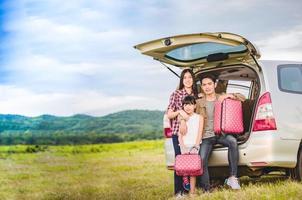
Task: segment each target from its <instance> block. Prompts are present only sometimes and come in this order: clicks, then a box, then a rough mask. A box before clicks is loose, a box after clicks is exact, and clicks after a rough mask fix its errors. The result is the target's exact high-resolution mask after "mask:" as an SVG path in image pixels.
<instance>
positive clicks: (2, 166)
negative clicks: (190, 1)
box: [0, 140, 302, 200]
mask: <svg viewBox="0 0 302 200" xmlns="http://www.w3.org/2000/svg"><path fill="white" fill-rule="evenodd" d="M37 149H38V150H37ZM35 151H38V152H35ZM29 152H35V153H29ZM241 184H242V190H241V191H237V192H236V191H231V190H229V189H226V188H220V189H217V190H215V191H214V192H212V193H210V194H202V192H201V191H198V196H197V197H196V198H195V199H302V183H297V182H294V181H291V180H289V179H286V178H283V177H270V176H267V177H265V178H261V179H249V178H242V179H241ZM169 198H170V199H173V174H172V172H171V171H168V170H166V168H165V165H164V154H163V141H161V140H158V141H139V142H129V143H119V144H103V145H83V146H49V147H44V148H43V147H42V148H41V147H29V146H1V147H0V199H18V200H22V199H39V200H40V199H66V200H67V199H68V200H73V199H79V200H80V199H143V200H147V199H169Z"/></svg>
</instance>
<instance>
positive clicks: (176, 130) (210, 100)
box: [167, 69, 245, 197]
mask: <svg viewBox="0 0 302 200" xmlns="http://www.w3.org/2000/svg"><path fill="white" fill-rule="evenodd" d="M200 84H201V89H202V91H203V93H202V94H198V90H197V85H196V81H195V77H194V74H193V71H192V70H191V69H184V70H183V71H182V73H181V76H180V82H179V87H178V89H177V90H176V91H174V92H173V93H172V95H171V96H170V100H169V105H168V108H167V115H168V118H169V119H170V120H171V128H172V132H173V135H172V140H173V146H174V151H175V156H177V155H179V154H184V153H188V152H189V151H190V152H191V153H199V154H200V156H201V159H202V161H203V174H202V175H201V177H200V179H196V177H182V176H178V175H177V174H176V173H175V172H174V192H175V195H176V197H182V196H183V195H185V194H186V193H188V192H189V194H190V195H194V193H195V187H196V182H197V181H198V182H199V183H198V185H200V187H201V188H202V189H203V190H204V191H206V192H209V190H210V176H209V171H208V160H209V157H210V154H211V152H212V149H213V145H215V144H221V145H223V146H225V147H227V148H228V162H229V177H228V178H227V179H226V180H225V184H226V185H227V186H229V187H230V188H232V189H237V190H238V189H240V185H239V182H238V179H237V169H238V159H239V152H238V145H237V140H236V138H235V137H234V136H233V135H231V134H228V135H225V134H222V135H215V133H214V103H215V101H221V102H222V101H223V100H224V99H226V98H231V99H236V100H240V101H244V100H245V97H244V96H243V95H242V94H239V93H236V94H225V93H223V94H217V93H216V92H215V88H216V86H217V83H216V78H215V76H212V75H211V74H206V75H204V76H202V77H200Z"/></svg>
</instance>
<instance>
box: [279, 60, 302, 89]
mask: <svg viewBox="0 0 302 200" xmlns="http://www.w3.org/2000/svg"><path fill="white" fill-rule="evenodd" d="M278 85H279V89H280V90H281V91H285V92H290V93H301V94H302V66H301V65H297V64H296V65H294V64H291V65H279V66H278Z"/></svg>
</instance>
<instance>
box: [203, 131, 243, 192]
mask: <svg viewBox="0 0 302 200" xmlns="http://www.w3.org/2000/svg"><path fill="white" fill-rule="evenodd" d="M217 143H219V144H222V145H223V146H225V147H228V160H229V165H230V176H237V169H238V159H239V152H238V145H237V140H236V138H235V137H234V136H232V135H221V136H214V137H210V138H205V139H203V140H202V143H201V147H200V156H201V159H202V161H203V175H202V176H201V187H202V188H203V189H204V190H205V191H209V189H210V178H209V170H208V160H209V156H210V154H211V152H212V149H213V145H215V144H217Z"/></svg>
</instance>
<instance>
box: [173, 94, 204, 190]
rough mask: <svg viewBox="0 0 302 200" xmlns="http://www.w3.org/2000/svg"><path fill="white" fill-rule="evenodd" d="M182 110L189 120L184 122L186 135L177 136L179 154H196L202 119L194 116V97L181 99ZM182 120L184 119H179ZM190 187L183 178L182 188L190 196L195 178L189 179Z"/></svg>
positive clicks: (200, 137) (193, 188) (185, 178)
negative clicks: (187, 190) (188, 192)
mask: <svg viewBox="0 0 302 200" xmlns="http://www.w3.org/2000/svg"><path fill="white" fill-rule="evenodd" d="M182 103H183V109H184V111H185V112H186V113H187V114H188V116H189V119H188V120H187V121H186V125H187V133H186V134H185V135H182V134H179V135H178V140H179V146H180V150H181V153H182V154H184V153H188V152H190V153H196V154H198V151H199V147H200V143H201V139H202V131H203V117H202V116H201V115H198V114H196V113H195V112H194V111H195V109H196V101H195V97H194V96H186V97H185V98H184V99H183V102H182ZM181 120H184V119H181ZM189 179H190V185H188V184H187V183H188V182H189V181H188V177H184V178H183V181H184V187H185V188H186V189H189V190H190V195H194V193H195V185H196V177H193V176H191V177H189Z"/></svg>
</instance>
